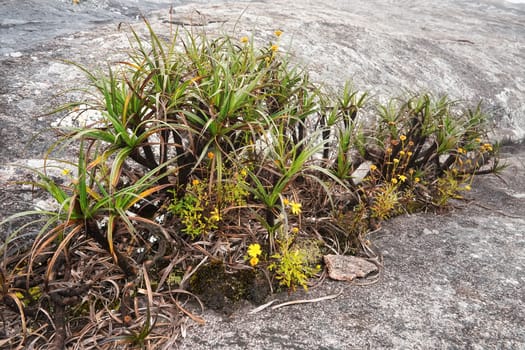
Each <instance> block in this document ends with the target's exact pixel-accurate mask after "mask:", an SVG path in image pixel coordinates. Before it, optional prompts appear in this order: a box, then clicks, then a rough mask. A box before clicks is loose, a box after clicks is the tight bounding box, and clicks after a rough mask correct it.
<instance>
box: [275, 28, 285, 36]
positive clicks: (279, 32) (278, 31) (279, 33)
mask: <svg viewBox="0 0 525 350" xmlns="http://www.w3.org/2000/svg"><path fill="white" fill-rule="evenodd" d="M273 33H274V34H275V36H276V37H280V36H281V35H282V34H283V31H282V30H280V29H277V30H276V31H275V32H273Z"/></svg>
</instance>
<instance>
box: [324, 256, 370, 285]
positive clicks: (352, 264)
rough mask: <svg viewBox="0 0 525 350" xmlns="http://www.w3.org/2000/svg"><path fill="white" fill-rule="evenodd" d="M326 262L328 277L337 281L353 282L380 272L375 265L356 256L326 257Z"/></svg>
mask: <svg viewBox="0 0 525 350" xmlns="http://www.w3.org/2000/svg"><path fill="white" fill-rule="evenodd" d="M324 262H325V264H326V267H327V268H328V276H329V277H330V278H331V279H334V280H337V281H353V280H354V279H356V278H364V277H366V276H368V275H369V274H370V273H372V272H376V271H377V270H378V268H377V266H376V265H375V264H373V263H371V262H369V261H367V260H366V259H364V258H359V257H356V256H346V255H325V256H324Z"/></svg>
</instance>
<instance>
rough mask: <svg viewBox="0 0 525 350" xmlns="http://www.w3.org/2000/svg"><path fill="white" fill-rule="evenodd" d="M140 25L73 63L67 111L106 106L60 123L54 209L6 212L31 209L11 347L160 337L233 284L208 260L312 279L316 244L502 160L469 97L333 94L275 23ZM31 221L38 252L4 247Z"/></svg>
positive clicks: (8, 291)
mask: <svg viewBox="0 0 525 350" xmlns="http://www.w3.org/2000/svg"><path fill="white" fill-rule="evenodd" d="M148 29H149V38H148V40H144V39H142V38H141V37H140V36H139V35H138V34H136V33H135V32H132V34H133V47H132V51H131V53H130V54H129V57H128V59H127V60H125V61H123V62H120V64H119V65H118V66H111V67H110V68H109V70H108V72H107V74H95V73H92V72H91V71H88V70H87V69H85V68H83V67H79V68H80V69H82V70H83V71H84V72H85V73H86V75H87V77H88V78H89V80H90V82H91V85H92V86H91V87H90V88H89V89H86V94H88V95H90V96H92V99H90V101H88V102H86V101H79V102H78V103H73V104H70V105H68V106H65V107H64V109H62V110H75V111H76V113H78V108H79V106H85V104H86V103H88V108H87V109H92V110H96V111H99V112H100V116H101V117H100V119H99V120H98V121H94V122H91V124H85V125H82V126H80V127H78V128H70V129H62V132H63V137H62V138H61V139H60V141H59V142H58V143H57V144H56V146H55V149H59V150H61V149H64V148H66V147H73V146H75V147H78V148H77V149H78V157H77V162H76V164H74V166H72V164H71V163H68V162H65V161H64V162H63V164H64V169H65V170H64V172H63V178H62V179H57V178H56V177H52V176H50V175H49V174H48V172H49V170H50V169H47V168H45V169H40V170H35V172H36V174H37V176H38V178H39V180H38V181H36V182H34V183H33V185H34V186H35V187H37V188H40V189H42V190H44V191H45V192H47V193H49V195H51V196H52V197H53V198H54V200H55V201H56V203H57V208H58V209H57V210H49V211H41V210H38V211H31V212H26V213H20V214H17V215H15V217H14V218H20V217H22V216H27V217H30V218H34V217H35V215H36V216H37V219H36V221H34V222H32V223H30V224H27V225H24V226H21V227H20V228H18V229H17V230H15V231H14V232H12V233H11V234H10V236H9V237H8V239H7V240H6V242H5V243H4V244H3V245H2V246H1V247H0V252H1V253H2V256H3V257H4V258H3V261H2V263H1V265H0V277H1V279H0V298H1V299H0V300H1V304H0V308H1V309H2V315H4V316H3V322H15V321H14V320H15V319H16V317H19V319H18V321H17V322H19V323H20V327H21V330H22V332H20V333H17V334H9V338H8V339H7V340H0V342H2V343H3V344H4V345H5V344H9V345H10V346H16V344H18V346H26V345H27V346H29V344H31V346H34V347H43V346H44V344H47V343H48V342H51V343H53V344H54V346H56V347H57V348H66V347H67V348H83V347H97V348H107V349H110V348H135V347H137V346H139V347H140V346H142V347H147V346H153V344H156V346H160V345H163V346H164V347H165V348H168V347H169V346H170V344H172V343H173V342H174V341H176V339H177V337H176V332H175V331H174V330H175V329H179V327H180V324H179V323H178V322H179V320H181V318H182V317H183V316H189V317H191V318H192V319H193V320H195V321H196V322H203V320H202V319H201V318H200V317H199V316H197V315H196V314H195V310H193V309H191V308H190V306H189V305H187V304H186V301H187V300H188V299H192V298H194V297H195V296H194V295H193V294H192V291H193V292H195V293H197V294H200V295H202V294H206V293H205V292H203V291H202V286H203V285H208V287H209V288H212V289H213V288H216V289H217V290H226V289H224V286H223V285H220V286H219V285H215V284H216V283H215V282H213V281H216V279H212V278H211V277H210V276H211V275H212V274H214V273H210V271H215V270H213V269H219V270H220V273H221V274H229V275H231V276H237V277H232V280H235V281H237V282H236V283H237V284H239V283H240V282H239V281H245V280H246V279H249V278H247V276H252V277H253V279H254V281H252V282H249V283H251V284H249V288H248V289H250V288H251V289H252V290H253V289H254V288H256V287H257V286H260V285H261V280H263V281H265V283H267V286H265V288H268V289H269V290H272V289H274V288H281V289H284V290H288V291H293V290H295V289H296V288H297V287H303V288H305V289H306V288H307V287H308V285H309V280H310V279H312V278H315V276H317V275H318V274H319V272H320V269H321V265H320V263H321V256H322V254H323V252H327V251H330V252H338V253H341V254H349V253H354V254H355V253H361V254H367V253H368V254H369V253H370V250H365V251H363V249H362V247H363V245H366V234H367V233H368V232H370V231H371V230H374V229H376V228H377V227H379V226H380V224H381V221H382V220H385V219H387V218H389V217H392V216H394V215H399V214H401V213H404V212H412V211H416V210H422V209H429V208H439V207H443V206H445V205H446V204H447V202H448V200H449V199H451V198H457V197H458V196H460V195H461V192H462V191H465V190H468V189H469V188H470V185H471V181H472V178H473V176H474V175H475V174H481V173H486V172H492V171H495V170H497V161H496V159H495V157H494V152H495V145H492V144H490V143H488V142H487V139H486V136H485V133H484V130H485V115H484V114H483V113H482V111H481V109H480V108H479V107H478V108H476V109H473V110H470V109H465V108H463V107H462V106H461V105H460V104H459V103H456V102H453V101H450V100H449V99H447V98H446V97H442V98H434V97H432V96H430V95H428V94H424V95H420V96H413V97H409V98H407V99H406V100H391V101H390V102H389V103H387V104H386V105H379V106H378V107H376V108H374V107H373V104H372V107H369V105H370V101H369V100H368V98H367V94H366V93H359V92H357V91H354V90H353V89H352V88H351V85H350V84H345V85H344V88H343V89H342V91H341V92H340V93H338V94H328V93H326V92H324V90H322V89H321V88H320V87H319V86H317V85H315V84H313V83H312V82H310V80H309V76H308V73H307V72H305V71H304V70H303V69H301V68H300V67H299V66H296V65H294V64H291V63H290V61H289V58H288V57H287V56H286V55H285V54H283V53H281V52H280V49H279V40H280V36H281V34H282V32H281V31H276V32H275V39H274V41H272V42H270V43H269V44H268V45H267V46H264V47H262V48H260V49H259V48H256V47H255V44H254V42H253V40H251V39H249V38H247V37H243V38H240V39H236V38H233V37H229V36H220V37H216V38H210V37H207V36H205V35H203V34H199V35H196V34H191V33H182V34H181V33H175V35H173V36H171V38H172V39H170V40H169V41H165V40H163V39H161V38H160V37H159V36H157V35H156V34H155V32H154V31H153V30H151V28H150V27H149V26H148ZM362 111H366V112H367V113H366V115H365V113H362ZM51 154H53V153H52V152H50V154H49V155H48V157H49V158H50V159H51ZM358 173H364V174H365V175H364V176H361V177H359V176H357V174H358ZM31 225H37V226H38V227H39V233H38V235H37V236H36V238H35V240H34V242H33V245H32V248H31V249H29V250H27V251H16V250H14V249H13V247H16V246H17V242H18V241H19V240H20V239H24V238H23V237H25V235H24V233H25V232H26V231H27V230H29V228H30V226H31ZM210 263H211V264H215V265H210ZM219 270H217V271H219ZM199 271H201V273H199ZM202 271H208V272H207V273H202ZM246 271H250V272H249V273H246ZM236 274H238V275H236ZM199 276H201V277H200V278H203V279H205V281H204V283H203V281H200V282H201V283H199ZM202 276H204V277H202ZM206 276H208V277H206ZM238 276H242V278H241V277H238ZM260 276H266V278H264V279H261V278H260ZM210 281H212V282H210ZM217 283H218V282H217ZM237 284H236V286H237ZM241 284H242V283H241ZM192 286H193V287H194V289H193V290H192ZM195 286H198V287H195ZM228 290H229V289H228ZM237 290H238V291H241V290H242V292H239V293H240V294H239V293H237V294H239V295H241V294H242V295H247V294H246V293H252V294H253V291H252V292H249V291H245V290H244V289H243V288H242V286H241V285H240V284H239V286H238V289H237ZM225 293H226V292H225ZM228 293H229V292H228ZM231 294H232V295H234V294H235V293H233V292H232V293H231ZM237 294H235V295H237ZM237 296H238V295H237ZM237 296H236V297H237ZM254 300H255V298H254ZM257 300H260V298H257ZM10 317H11V319H10V321H8V319H9V318H10ZM166 330H169V331H168V332H167V331H166ZM170 333H172V335H171V336H170V335H169V334H170ZM88 344H89V345H88Z"/></svg>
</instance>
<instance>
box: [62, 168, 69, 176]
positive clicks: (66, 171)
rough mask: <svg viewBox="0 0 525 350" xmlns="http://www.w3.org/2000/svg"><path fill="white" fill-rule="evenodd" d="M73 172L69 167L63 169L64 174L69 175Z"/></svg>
mask: <svg viewBox="0 0 525 350" xmlns="http://www.w3.org/2000/svg"><path fill="white" fill-rule="evenodd" d="M70 173H71V170H69V169H62V175H69V174H70Z"/></svg>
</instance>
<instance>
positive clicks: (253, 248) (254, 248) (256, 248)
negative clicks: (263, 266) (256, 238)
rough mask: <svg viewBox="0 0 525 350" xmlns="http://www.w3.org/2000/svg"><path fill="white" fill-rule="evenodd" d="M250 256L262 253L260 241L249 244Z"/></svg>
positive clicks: (254, 256) (253, 256)
mask: <svg viewBox="0 0 525 350" xmlns="http://www.w3.org/2000/svg"><path fill="white" fill-rule="evenodd" d="M247 253H248V256H249V257H250V258H256V257H258V256H259V255H261V254H262V250H261V246H260V244H259V243H252V244H250V245H249V246H248V251H247Z"/></svg>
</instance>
